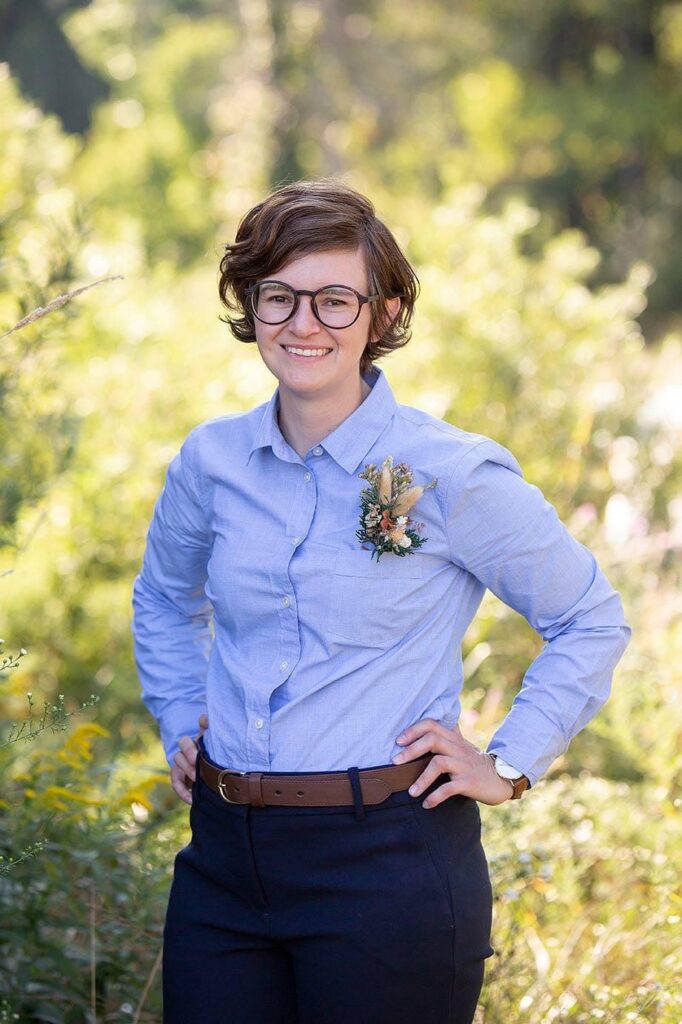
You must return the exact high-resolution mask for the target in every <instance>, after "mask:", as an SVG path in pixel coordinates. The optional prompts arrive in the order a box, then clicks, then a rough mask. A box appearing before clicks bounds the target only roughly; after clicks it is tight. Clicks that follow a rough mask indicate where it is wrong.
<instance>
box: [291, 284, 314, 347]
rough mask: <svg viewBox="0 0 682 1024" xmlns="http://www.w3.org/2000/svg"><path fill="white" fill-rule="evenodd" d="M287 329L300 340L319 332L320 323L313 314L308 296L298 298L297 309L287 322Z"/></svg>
mask: <svg viewBox="0 0 682 1024" xmlns="http://www.w3.org/2000/svg"><path fill="white" fill-rule="evenodd" d="M289 327H290V329H291V330H292V331H293V332H294V334H297V335H298V336H299V337H301V338H307V337H308V336H309V335H311V334H317V333H318V332H319V330H320V321H319V320H318V319H317V318H316V316H315V314H314V313H313V307H312V299H311V297H310V296H309V295H301V296H299V302H298V309H297V310H296V313H295V315H294V316H292V318H291V320H290V321H289Z"/></svg>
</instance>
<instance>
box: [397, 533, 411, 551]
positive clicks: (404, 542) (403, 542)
mask: <svg viewBox="0 0 682 1024" xmlns="http://www.w3.org/2000/svg"><path fill="white" fill-rule="evenodd" d="M411 544H412V541H411V540H410V538H409V537H408V536H407V534H405V536H404V537H401V538H400V540H399V541H398V545H399V546H400V547H401V548H409V547H410V545H411Z"/></svg>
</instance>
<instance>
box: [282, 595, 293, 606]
mask: <svg viewBox="0 0 682 1024" xmlns="http://www.w3.org/2000/svg"><path fill="white" fill-rule="evenodd" d="M282 604H283V606H284V607H285V608H288V607H289V605H290V604H291V598H290V597H283V598H282Z"/></svg>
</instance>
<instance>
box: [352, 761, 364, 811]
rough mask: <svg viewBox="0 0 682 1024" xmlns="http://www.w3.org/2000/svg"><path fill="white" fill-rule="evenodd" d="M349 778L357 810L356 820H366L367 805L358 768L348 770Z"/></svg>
mask: <svg viewBox="0 0 682 1024" xmlns="http://www.w3.org/2000/svg"><path fill="white" fill-rule="evenodd" d="M348 778H349V779H350V788H351V789H352V790H353V806H354V808H355V820H356V821H364V820H365V805H364V803H363V800H362V787H361V785H360V775H359V773H358V769H357V768H349V769H348Z"/></svg>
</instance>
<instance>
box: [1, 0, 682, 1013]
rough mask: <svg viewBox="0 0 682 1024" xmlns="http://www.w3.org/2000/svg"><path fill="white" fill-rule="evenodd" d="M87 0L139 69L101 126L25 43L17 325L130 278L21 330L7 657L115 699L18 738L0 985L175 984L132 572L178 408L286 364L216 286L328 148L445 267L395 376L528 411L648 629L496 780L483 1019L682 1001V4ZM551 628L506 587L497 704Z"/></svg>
mask: <svg viewBox="0 0 682 1024" xmlns="http://www.w3.org/2000/svg"><path fill="white" fill-rule="evenodd" d="M69 6H71V5H69ZM78 6H79V8H80V9H78V10H73V11H71V12H70V13H69V14H68V16H65V17H63V19H62V28H63V30H64V32H65V33H66V34H67V36H68V38H69V39H70V40H71V42H72V44H73V46H74V48H75V50H76V52H77V53H78V54H79V57H80V59H81V60H82V61H83V62H84V63H85V64H86V65H87V66H89V67H91V68H93V69H95V70H96V71H97V73H98V74H99V75H101V76H102V77H103V78H104V79H105V80H107V81H108V82H109V83H110V86H111V93H110V97H109V98H108V99H107V100H106V101H105V102H103V103H101V104H100V105H99V106H97V107H96V108H95V109H94V110H93V112H92V115H93V116H92V128H91V129H90V131H89V133H88V134H87V135H86V136H84V137H80V136H76V135H67V134H65V133H64V131H63V130H62V129H61V127H60V125H59V123H58V122H57V120H56V119H55V118H54V117H51V116H47V117H46V116H44V115H43V114H41V112H40V111H39V110H38V109H37V108H36V107H35V106H33V105H32V104H31V103H30V102H28V101H27V100H26V99H25V98H24V97H22V96H21V94H20V91H19V89H18V86H17V82H16V80H15V78H14V77H13V76H12V75H11V74H10V71H9V69H8V67H7V65H0V108H2V110H3V119H2V121H1V122H0V203H1V205H2V209H3V211H4V212H3V218H2V221H1V222H0V238H1V240H2V252H3V255H2V259H1V260H0V331H4V330H9V328H10V327H11V326H12V325H13V324H14V323H16V322H17V321H18V320H19V319H20V318H21V317H23V316H25V315H26V314H27V313H29V312H31V310H33V309H35V308H36V307H37V306H44V305H46V304H47V301H49V300H50V299H52V298H54V297H55V296H56V295H57V294H60V293H63V292H65V291H67V290H69V289H70V288H73V287H75V286H76V285H77V284H79V283H81V282H89V281H92V280H93V279H96V278H99V277H102V276H104V275H109V274H112V275H113V274H121V275H123V277H124V280H123V281H114V282H110V283H108V284H106V285H104V286H103V287H101V288H98V289H96V290H92V291H89V292H87V293H84V294H83V295H81V296H80V297H78V298H77V299H75V300H74V301H73V302H71V303H70V304H68V305H67V306H65V307H64V308H63V309H62V310H59V311H58V312H56V313H54V314H50V315H49V316H47V317H44V318H42V319H40V320H37V321H36V322H35V323H33V324H31V325H29V326H28V327H26V328H24V329H23V330H21V331H18V332H15V333H14V334H11V335H8V336H7V337H5V338H3V339H2V340H1V344H2V350H1V356H0V601H1V608H0V622H1V623H2V633H3V634H4V635H5V637H6V638H8V639H9V638H11V639H12V642H13V643H16V644H17V645H19V644H23V645H25V646H26V647H27V648H28V649H29V654H28V656H27V657H26V658H24V659H23V660H22V664H21V666H20V667H19V668H18V669H17V671H15V672H13V673H12V674H11V675H7V673H6V672H3V671H2V669H1V668H0V677H2V676H4V677H5V678H3V681H2V691H1V692H0V697H1V706H0V715H1V717H2V719H3V720H4V721H5V722H10V721H13V720H18V721H20V720H21V719H22V717H23V716H24V715H25V707H26V691H30V692H31V693H33V694H35V695H36V699H37V700H47V701H54V702H57V703H58V702H59V695H60V694H66V700H67V702H69V703H70V705H71V706H74V707H80V705H81V704H82V703H85V702H86V701H87V700H89V699H90V697H89V695H90V694H91V693H92V692H94V693H95V694H97V695H99V696H100V697H101V701H100V703H99V707H98V710H97V723H96V724H95V723H87V722H86V723H85V724H83V725H80V726H78V727H77V728H76V729H75V730H73V731H72V732H69V734H68V736H67V738H66V739H63V738H60V737H52V738H51V737H45V736H41V737H40V740H39V741H36V742H31V743H22V742H20V743H14V744H12V745H11V747H5V748H3V749H4V753H3V754H2V767H3V769H4V772H3V774H4V776H5V779H6V780H7V781H6V785H5V789H4V791H3V794H2V797H3V803H1V804H0V833H1V834H2V840H0V844H1V846H2V849H1V851H0V853H1V854H2V856H4V857H5V858H6V859H7V858H11V857H13V858H14V859H15V862H16V863H15V866H14V867H13V868H12V869H11V871H10V872H9V873H8V874H7V879H8V880H6V881H5V880H2V879H0V882H1V883H2V884H1V885H0V910H1V911H2V913H0V918H2V919H3V921H7V922H8V923H7V924H6V925H5V924H3V926H2V929H1V930H0V941H2V942H3V943H4V944H5V948H6V949H7V950H11V955H9V954H7V955H6V956H5V961H4V965H5V966H4V973H3V975H2V979H1V980H0V993H1V994H2V995H3V996H4V997H5V1000H6V1001H5V1004H4V1005H3V1004H2V1003H0V1021H11V1020H16V1019H19V1020H21V1021H22V1022H26V1024H29V1022H34V1021H46V1022H53V1024H71V1022H79V1021H82V1020H86V1019H87V1020H90V1021H91V1022H94V1021H95V1020H96V1019H99V1020H107V1021H125V1020H132V1019H136V1020H140V1021H142V1020H149V1021H158V1020H159V1019H160V1018H159V992H158V950H159V941H160V929H161V923H162V919H163V910H164V902H165V895H166V891H167V885H168V881H169V877H170V874H169V873H170V868H171V864H172V856H173V852H174V850H175V849H176V848H177V846H178V845H179V844H180V843H181V842H182V841H184V840H183V837H184V835H185V834H186V831H185V830H186V821H185V817H186V816H185V808H184V805H183V806H181V807H178V806H177V802H176V801H175V800H174V798H172V797H171V795H170V793H169V791H168V790H167V789H164V787H163V786H161V785H160V784H159V785H157V782H158V780H157V779H156V776H157V774H158V772H159V771H161V772H163V771H165V764H164V760H163V755H162V752H161V748H160V745H159V743H158V739H157V737H156V729H155V726H154V723H153V722H152V721H151V720H150V719H149V718H148V716H147V715H146V712H144V710H143V709H142V707H141V705H140V702H139V691H138V684H137V681H136V677H135V672H134V668H133V664H132V657H131V650H130V640H129V602H130V590H131V584H132V578H133V576H134V574H135V572H136V571H137V568H138V566H139V562H140V558H141V554H142V548H143V544H144V535H145V530H146V526H147V523H148V520H149V516H150V513H151V508H152V505H153V502H154V500H155V498H156V496H157V494H158V491H159V488H160V486H161V482H162V479H163V474H164V471H165V467H166V465H167V464H168V462H169V460H170V458H171V457H172V455H173V454H174V452H175V450H176V449H177V447H178V445H179V443H180V442H181V440H182V438H183V437H184V436H185V434H186V433H187V431H188V430H189V429H190V428H191V427H192V426H193V425H194V424H196V423H197V422H199V421H200V420H203V419H206V418H209V417H211V416H214V415H220V414H222V413H224V412H225V411H238V410H241V409H247V408H250V407H252V406H253V405H255V404H256V403H258V402H261V401H263V400H265V399H266V398H267V397H268V396H269V395H270V393H271V391H272V389H273V388H274V384H275V382H274V381H273V379H272V378H271V377H270V375H269V374H268V372H267V371H266V370H265V368H264V367H263V365H262V363H261V362H260V360H259V357H258V354H257V352H255V351H254V346H248V345H240V344H239V343H238V342H236V341H235V340H234V339H232V338H231V336H230V335H229V334H228V333H227V331H226V328H225V326H224V325H223V324H221V323H220V322H219V321H218V314H219V312H220V308H219V305H218V299H217V288H216V280H217V264H218V260H219V257H220V253H221V244H222V242H224V241H225V240H227V239H230V238H232V237H233V236H234V231H235V227H236V223H237V221H238V218H239V216H240V215H241V214H242V213H243V212H244V211H245V210H246V209H247V208H248V206H249V205H250V204H251V203H252V202H254V201H256V200H257V199H259V198H261V196H262V195H263V194H264V192H266V191H267V189H268V188H270V187H271V186H272V185H273V184H274V183H276V182H278V181H280V180H283V179H286V178H291V177H294V176H298V175H315V174H320V173H337V174H342V175H343V176H344V177H345V178H346V180H348V181H349V183H351V184H352V185H354V186H356V187H358V188H360V189H361V190H363V191H365V192H366V193H368V194H369V195H370V196H372V198H373V199H374V201H375V203H376V206H377V209H378V212H379V214H380V215H381V216H382V217H383V218H384V219H385V220H386V221H387V223H389V224H390V226H391V227H392V228H393V229H394V230H395V232H396V234H397V236H398V238H399V240H400V241H401V243H402V244H403V245H404V246H405V248H406V250H407V252H408V254H409V256H410V257H411V259H412V260H413V262H414V264H415V266H416V268H417V270H418V273H419V276H420V279H421V283H422V296H421V299H420V302H419V303H418V307H417V315H416V318H415V326H414V338H413V341H412V342H411V343H410V345H409V346H408V347H407V348H406V349H404V350H402V351H401V352H399V353H396V354H395V355H393V356H391V357H390V358H389V359H387V360H385V361H384V363H383V365H384V367H385V369H386V371H387V373H388V376H389V378H390V380H391V383H392V385H393V387H394V390H395V392H396V394H397V396H398V399H399V400H401V401H403V402H406V403H408V404H413V405H416V406H419V407H420V408H424V409H426V410H428V411H429V412H432V413H433V414H435V415H438V416H441V417H444V418H446V419H448V420H450V421H451V422H453V423H456V424H457V425H458V426H460V427H462V428H464V429H468V430H473V431H477V432H479V433H483V434H487V435H489V436H492V437H494V438H496V439H497V440H499V441H500V442H501V443H502V444H504V445H506V446H508V447H509V448H510V449H511V450H512V451H513V452H514V454H515V455H516V456H517V457H518V459H519V461H520V463H521V465H522V467H523V469H524V472H525V475H526V477H527V479H529V480H530V481H531V482H532V483H535V484H537V485H538V486H539V487H540V488H541V489H542V490H543V491H544V493H545V494H546V495H547V497H548V498H549V499H550V500H551V501H552V502H553V503H554V504H555V505H556V507H557V509H558V511H559V514H560V515H561V516H562V518H563V519H564V521H565V522H566V523H567V525H568V526H569V528H570V529H571V531H572V532H573V534H574V535H575V536H576V537H577V538H578V539H579V540H581V541H582V542H583V543H585V544H587V545H588V546H589V547H590V548H591V549H592V550H594V552H595V554H596V555H597V558H598V559H599V561H600V564H601V565H602V566H603V567H604V569H605V571H606V573H607V575H608V577H609V579H610V580H611V582H612V583H613V584H614V585H615V586H616V587H617V588H618V589H619V590H620V592H621V593H622V595H623V600H624V603H625V606H626V614H627V617H628V621H629V622H630V623H631V624H632V626H633V629H634V641H633V643H632V645H631V647H630V648H629V650H628V652H627V653H626V656H625V658H624V660H623V662H622V664H621V665H620V666H619V668H618V670H617V673H616V681H615V686H614V694H613V697H612V699H611V700H610V701H609V703H608V704H607V706H606V708H605V709H604V711H603V712H602V713H601V714H600V715H599V716H598V718H597V719H596V720H595V722H593V723H592V724H591V726H590V727H589V728H588V729H587V730H586V731H585V732H584V733H583V734H581V735H580V737H578V739H577V740H576V741H575V742H574V744H573V745H572V747H571V749H570V751H569V752H568V754H567V755H566V756H565V757H564V758H562V759H560V761H559V762H557V764H556V765H555V766H554V768H553V770H552V772H551V773H550V775H549V778H548V780H547V781H546V782H544V783H543V784H542V786H540V787H538V788H537V790H536V791H535V792H533V793H532V794H531V795H529V797H527V798H525V799H524V801H522V804H521V805H519V806H517V805H516V804H515V805H514V807H513V808H507V807H504V808H500V809H497V808H493V809H485V812H484V819H485V822H486V827H487V831H488V838H487V841H486V847H487V849H488V850H489V852H490V855H491V861H492V868H493V880H494V883H495V888H496V921H495V936H496V938H495V941H494V944H495V946H496V948H497V950H498V957H497V958H496V959H495V960H494V961H493V962H492V963H490V966H489V971H488V978H489V985H488V987H487V988H486V992H485V995H484V999H483V1001H482V1006H481V1015H480V1021H481V1022H485V1024H511V1022H512V1021H515V1020H519V1021H521V1020H523V1021H524V1022H527V1024H549V1022H551V1021H555V1020H557V1021H558V1020H571V1021H576V1022H580V1024H582V1022H585V1024H586V1022H587V1021H590V1022H591V1021H593V1020H595V1019H602V1020H608V1021H618V1022H619V1024H620V1022H621V1021H634V1022H635V1024H642V1022H645V1021H646V1022H650V1021H652V1022H655V1024H674V1022H675V1024H676V1022H677V1021H678V1020H679V1017H680V1012H679V1010H680V1004H679V1001H678V1002H675V1000H676V999H678V1000H679V997H678V996H676V995H675V994H674V990H673V979H674V977H675V973H676V972H677V973H679V970H680V964H679V957H677V956H676V954H675V952H674V945H673V942H672V930H673V928H674V927H675V925H676V924H677V923H678V922H679V905H676V904H675V902H674V900H675V896H674V891H673V878H674V875H675V872H676V871H677V872H678V873H679V844H678V847H677V848H676V846H675V842H674V840H675V838H676V832H675V826H674V824H673V822H674V819H675V814H676V813H677V812H678V810H679V804H680V767H681V764H680V758H681V755H680V750H681V749H682V744H680V733H681V731H682V730H680V712H679V690H678V686H679V680H678V676H677V665H679V663H680V660H681V657H680V656H681V655H682V649H681V648H682V635H681V630H680V621H681V617H680V614H679V613H680V597H679V594H680V588H679V583H680V578H679V577H680V572H679V564H678V563H679V558H677V560H676V556H677V555H678V554H679V547H680V540H681V537H682V504H681V502H680V497H679V494H680V484H681V482H682V480H681V478H682V468H681V467H682V463H681V460H680V458H679V444H678V442H679V440H680V436H681V435H682V417H681V416H680V408H681V407H682V404H681V402H680V398H681V396H682V382H680V365H681V363H682V360H681V358H680V357H681V355H682V346H681V343H680V339H679V336H678V335H677V334H676V333H675V316H676V315H677V313H678V312H679V309H678V306H677V305H676V303H677V302H678V300H679V295H677V294H676V292H675V288H674V281H675V275H676V274H677V273H678V272H679V266H680V265H681V263H682V260H681V259H680V256H681V255H682V254H680V252H679V249H678V247H679V245H680V241H679V239H680V238H681V237H682V233H680V232H679V231H675V224H676V223H677V222H678V221H677V218H679V208H680V193H679V187H678V186H676V185H675V183H674V179H675V174H676V171H677V170H678V169H679V161H680V146H681V145H682V135H681V134H680V129H679V124H680V85H679V80H678V76H676V71H678V70H679V65H680V62H681V61H682V17H681V16H680V6H681V5H680V4H677V3H668V4H658V3H651V4H643V3H635V2H634V0H633V2H627V3H622V2H621V3H619V4H618V5H616V4H615V3H614V2H609V0H589V2H587V0H580V2H578V0H572V2H571V3H569V4H559V3H549V4H542V5H538V4H521V5H519V4H518V3H516V4H515V5H512V4H509V3H506V2H503V3H499V2H497V3H495V4H494V5H493V4H492V3H487V2H486V3H479V4H473V3H462V4H457V5H446V4H445V3H442V2H436V0H429V2H424V3H423V4H420V5H419V14H418V16H416V14H415V10H414V8H412V7H410V6H409V5H408V6H407V7H402V8H401V7H399V6H396V5H395V4H388V3H385V2H380V0H372V2H370V3H366V4H362V5H359V4H356V3H350V2H335V3H333V2H332V0H305V2H303V0H301V2H293V0H292V2H284V3H281V4H275V3H272V4H268V3H262V4H261V3H253V4H252V3H247V2H236V0H233V2H230V3H227V4H225V3H221V2H219V0H196V2H189V0H187V2H183V0H174V2H171V0H155V2H154V3H151V4H150V3H147V2H143V0H94V2H92V3H89V4H88V3H84V4H79V5H78ZM650 297H653V299H654V301H655V314H656V315H655V318H650V319H649V320H647V319H646V307H647V302H648V301H649V299H650ZM647 324H649V325H650V326H651V327H652V330H653V328H654V327H655V330H656V338H655V344H654V343H652V337H653V335H652V337H650V338H649V339H647V340H648V341H649V342H650V343H649V344H647V343H646V340H645V336H644V333H643V326H642V325H644V329H646V325H647ZM666 325H667V327H666ZM5 574H8V575H5ZM539 646H540V641H539V638H538V637H537V635H536V634H535V633H534V632H533V631H532V630H531V629H530V627H529V626H528V625H527V624H526V623H525V621H524V620H523V619H522V618H521V617H520V616H519V615H517V614H516V613H515V612H513V611H512V610H511V609H509V608H507V607H506V606H504V605H503V604H501V603H500V602H499V601H497V600H496V599H494V598H492V597H491V596H490V595H487V596H486V598H485V600H484V603H483V605H482V607H481V610H480V612H479V615H478V616H477V619H476V620H475V622H474V623H473V624H472V627H471V629H470V631H469V634H468V636H467V638H466V643H465V647H464V652H463V653H464V665H465V675H466V678H467V691H466V701H467V708H466V712H465V720H464V726H465V731H467V734H468V735H470V736H471V737H472V738H476V739H478V740H480V741H481V742H484V741H485V740H486V739H487V737H488V736H489V735H490V732H491V731H492V729H493V728H494V726H495V723H496V722H499V720H500V718H501V717H502V715H503V714H504V711H505V709H506V707H508V705H509V703H510V701H511V699H512V697H513V694H514V692H515V691H516V689H517V688H518V685H519V683H520V681H521V678H522V676H523V672H524V670H525V668H526V666H527V664H528V662H529V660H530V659H531V658H532V657H533V656H534V655H535V653H537V651H538V650H539ZM88 730H90V731H88ZM93 751H94V755H93ZM519 807H520V809H519ZM678 831H679V829H678ZM36 841H39V842H41V843H45V844H46V846H47V850H46V851H43V852H42V853H40V854H39V855H37V856H36V857H25V858H24V859H23V860H20V859H19V858H21V856H22V853H23V852H24V851H26V850H30V849H31V847H32V844H34V843H35V842H36ZM38 865H40V866H39V867H38ZM17 1015H18V1016H17Z"/></svg>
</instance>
